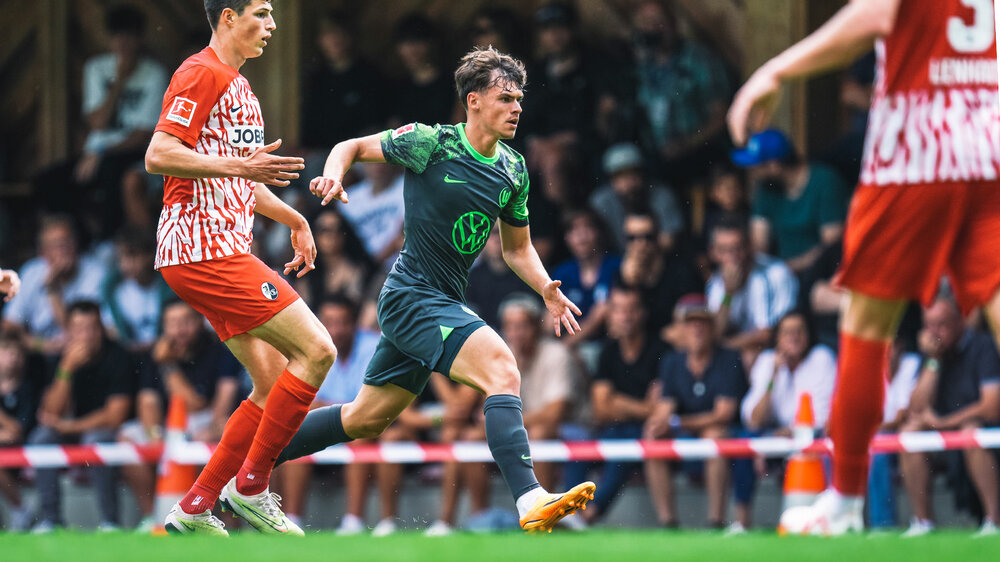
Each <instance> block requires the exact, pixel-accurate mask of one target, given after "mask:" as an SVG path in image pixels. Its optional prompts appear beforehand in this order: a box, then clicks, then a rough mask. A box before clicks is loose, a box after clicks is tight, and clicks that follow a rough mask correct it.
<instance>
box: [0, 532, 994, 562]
mask: <svg viewBox="0 0 1000 562" xmlns="http://www.w3.org/2000/svg"><path fill="white" fill-rule="evenodd" d="M972 532H973V531H971V530H966V531H961V532H957V531H944V532H938V533H933V534H931V535H929V536H925V537H920V538H916V539H902V538H900V537H899V535H898V533H897V534H892V535H857V536H849V537H841V538H836V539H821V538H808V537H784V538H782V537H778V536H776V535H774V534H773V533H765V532H759V533H750V534H747V535H743V536H739V537H724V536H723V535H722V534H721V533H720V532H695V531H689V532H685V531H681V532H676V531H652V530H650V531H640V530H604V529H601V530H594V531H589V532H585V533H580V534H570V533H554V534H551V535H538V536H525V535H523V534H519V533H510V534H495V535H467V534H459V535H453V536H450V537H441V538H426V537H424V536H422V535H420V534H417V533H403V534H399V535H395V536H391V537H384V538H372V537H369V536H354V537H338V536H334V535H333V534H332V533H313V534H309V535H308V536H306V537H305V538H304V539H294V538H291V537H267V536H261V535H256V534H249V533H242V534H234V535H233V536H232V537H231V538H229V539H228V540H227V539H211V538H206V537H152V536H136V535H131V534H126V533H114V534H104V535H99V534H83V533H73V532H61V533H56V534H53V535H48V536H40V537H39V536H30V535H0V560H4V561H12V562H13V561H17V562H21V561H24V562H41V561H45V560H58V561H60V562H66V561H73V562H78V561H90V560H93V561H113V560H137V561H143V562H152V561H157V560H163V561H169V562H185V561H195V560H198V561H201V560H205V561H211V562H229V561H234V562H235V561H239V562H246V561H250V560H273V561H274V562H285V561H295V562H298V561H310V562H311V561H323V562H327V561H329V562H340V561H349V560H359V561H364V562H376V561H382V560H386V561H391V562H404V561H410V560H433V561H435V562H447V561H461V562H479V561H487V560H515V561H524V562H528V561H535V560H543V561H560V562H562V561H568V560H614V561H617V560H641V561H643V562H649V561H654V560H670V561H675V560H697V561H699V562H729V561H738V560H765V561H767V562H778V561H781V560H790V561H795V562H805V561H809V560H836V561H838V562H860V561H864V560H904V561H906V562H918V561H923V560H927V561H933V562H942V561H945V560H962V561H968V560H998V559H1000V536H998V537H988V538H982V539H973V538H972Z"/></svg>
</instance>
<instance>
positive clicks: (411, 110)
mask: <svg viewBox="0 0 1000 562" xmlns="http://www.w3.org/2000/svg"><path fill="white" fill-rule="evenodd" d="M437 38H438V31H437V29H436V27H435V25H434V23H433V22H431V21H430V20H429V19H427V18H426V17H424V16H422V15H419V14H410V15H408V16H406V17H404V18H403V19H402V20H400V22H399V23H398V24H397V25H396V32H395V42H396V53H397V54H398V55H399V58H400V60H401V61H402V62H403V68H404V70H405V71H406V77H405V78H403V80H401V81H400V82H399V83H398V84H396V86H395V87H394V88H393V96H392V100H390V107H392V108H393V111H394V115H393V116H392V118H391V121H392V122H393V124H394V125H402V124H404V123H411V122H419V123H425V124H427V125H435V124H437V123H451V122H452V121H453V119H452V117H453V116H454V115H455V112H456V108H457V107H458V99H457V95H456V94H455V83H454V81H453V80H452V77H451V75H449V74H448V73H447V72H444V71H443V70H441V67H440V65H439V63H438V61H437V59H436V57H437V52H436V47H437V45H436V42H437Z"/></svg>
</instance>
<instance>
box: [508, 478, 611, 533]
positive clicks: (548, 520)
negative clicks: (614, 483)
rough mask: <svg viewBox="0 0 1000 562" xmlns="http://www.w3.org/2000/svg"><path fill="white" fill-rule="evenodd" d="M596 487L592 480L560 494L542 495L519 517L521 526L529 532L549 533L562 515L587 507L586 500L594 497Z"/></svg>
mask: <svg viewBox="0 0 1000 562" xmlns="http://www.w3.org/2000/svg"><path fill="white" fill-rule="evenodd" d="M596 489H597V486H595V485H594V483H593V482H584V483H582V484H577V485H576V486H573V488H572V489H571V490H570V491H568V492H564V493H562V494H545V495H543V496H542V497H540V498H538V500H537V501H535V505H534V506H533V507H532V508H531V509H530V510H529V511H528V513H526V514H525V515H524V517H522V518H521V528H522V529H524V530H525V531H527V532H529V533H535V532H542V531H545V532H549V533H551V532H552V528H553V527H555V526H556V523H558V522H559V521H560V520H561V519H562V518H563V517H566V516H567V515H572V514H573V513H576V510H578V509H587V502H588V501H590V500H592V499H594V491H595V490H596Z"/></svg>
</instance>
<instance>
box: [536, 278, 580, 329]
mask: <svg viewBox="0 0 1000 562" xmlns="http://www.w3.org/2000/svg"><path fill="white" fill-rule="evenodd" d="M560 285H562V281H549V282H548V283H546V284H545V286H544V287H542V298H543V299H545V308H547V309H549V314H551V315H552V320H553V324H554V325H555V330H556V337H557V338H558V337H560V336H562V326H565V327H566V331H567V332H569V334H570V335H573V334H576V333H577V332H579V331H580V324H579V323H577V321H576V316H582V315H583V313H582V312H580V309H579V308H578V307H577V306H576V305H575V304H573V301H571V300H569V299H568V298H566V295H564V294H563V293H562V291H560V290H559V286H560ZM574 314H575V315H576V316H574Z"/></svg>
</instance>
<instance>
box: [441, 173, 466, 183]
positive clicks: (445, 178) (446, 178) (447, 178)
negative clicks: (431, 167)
mask: <svg viewBox="0 0 1000 562" xmlns="http://www.w3.org/2000/svg"><path fill="white" fill-rule="evenodd" d="M444 183H469V182H467V181H465V180H453V179H451V178H449V177H448V174H445V175H444Z"/></svg>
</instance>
